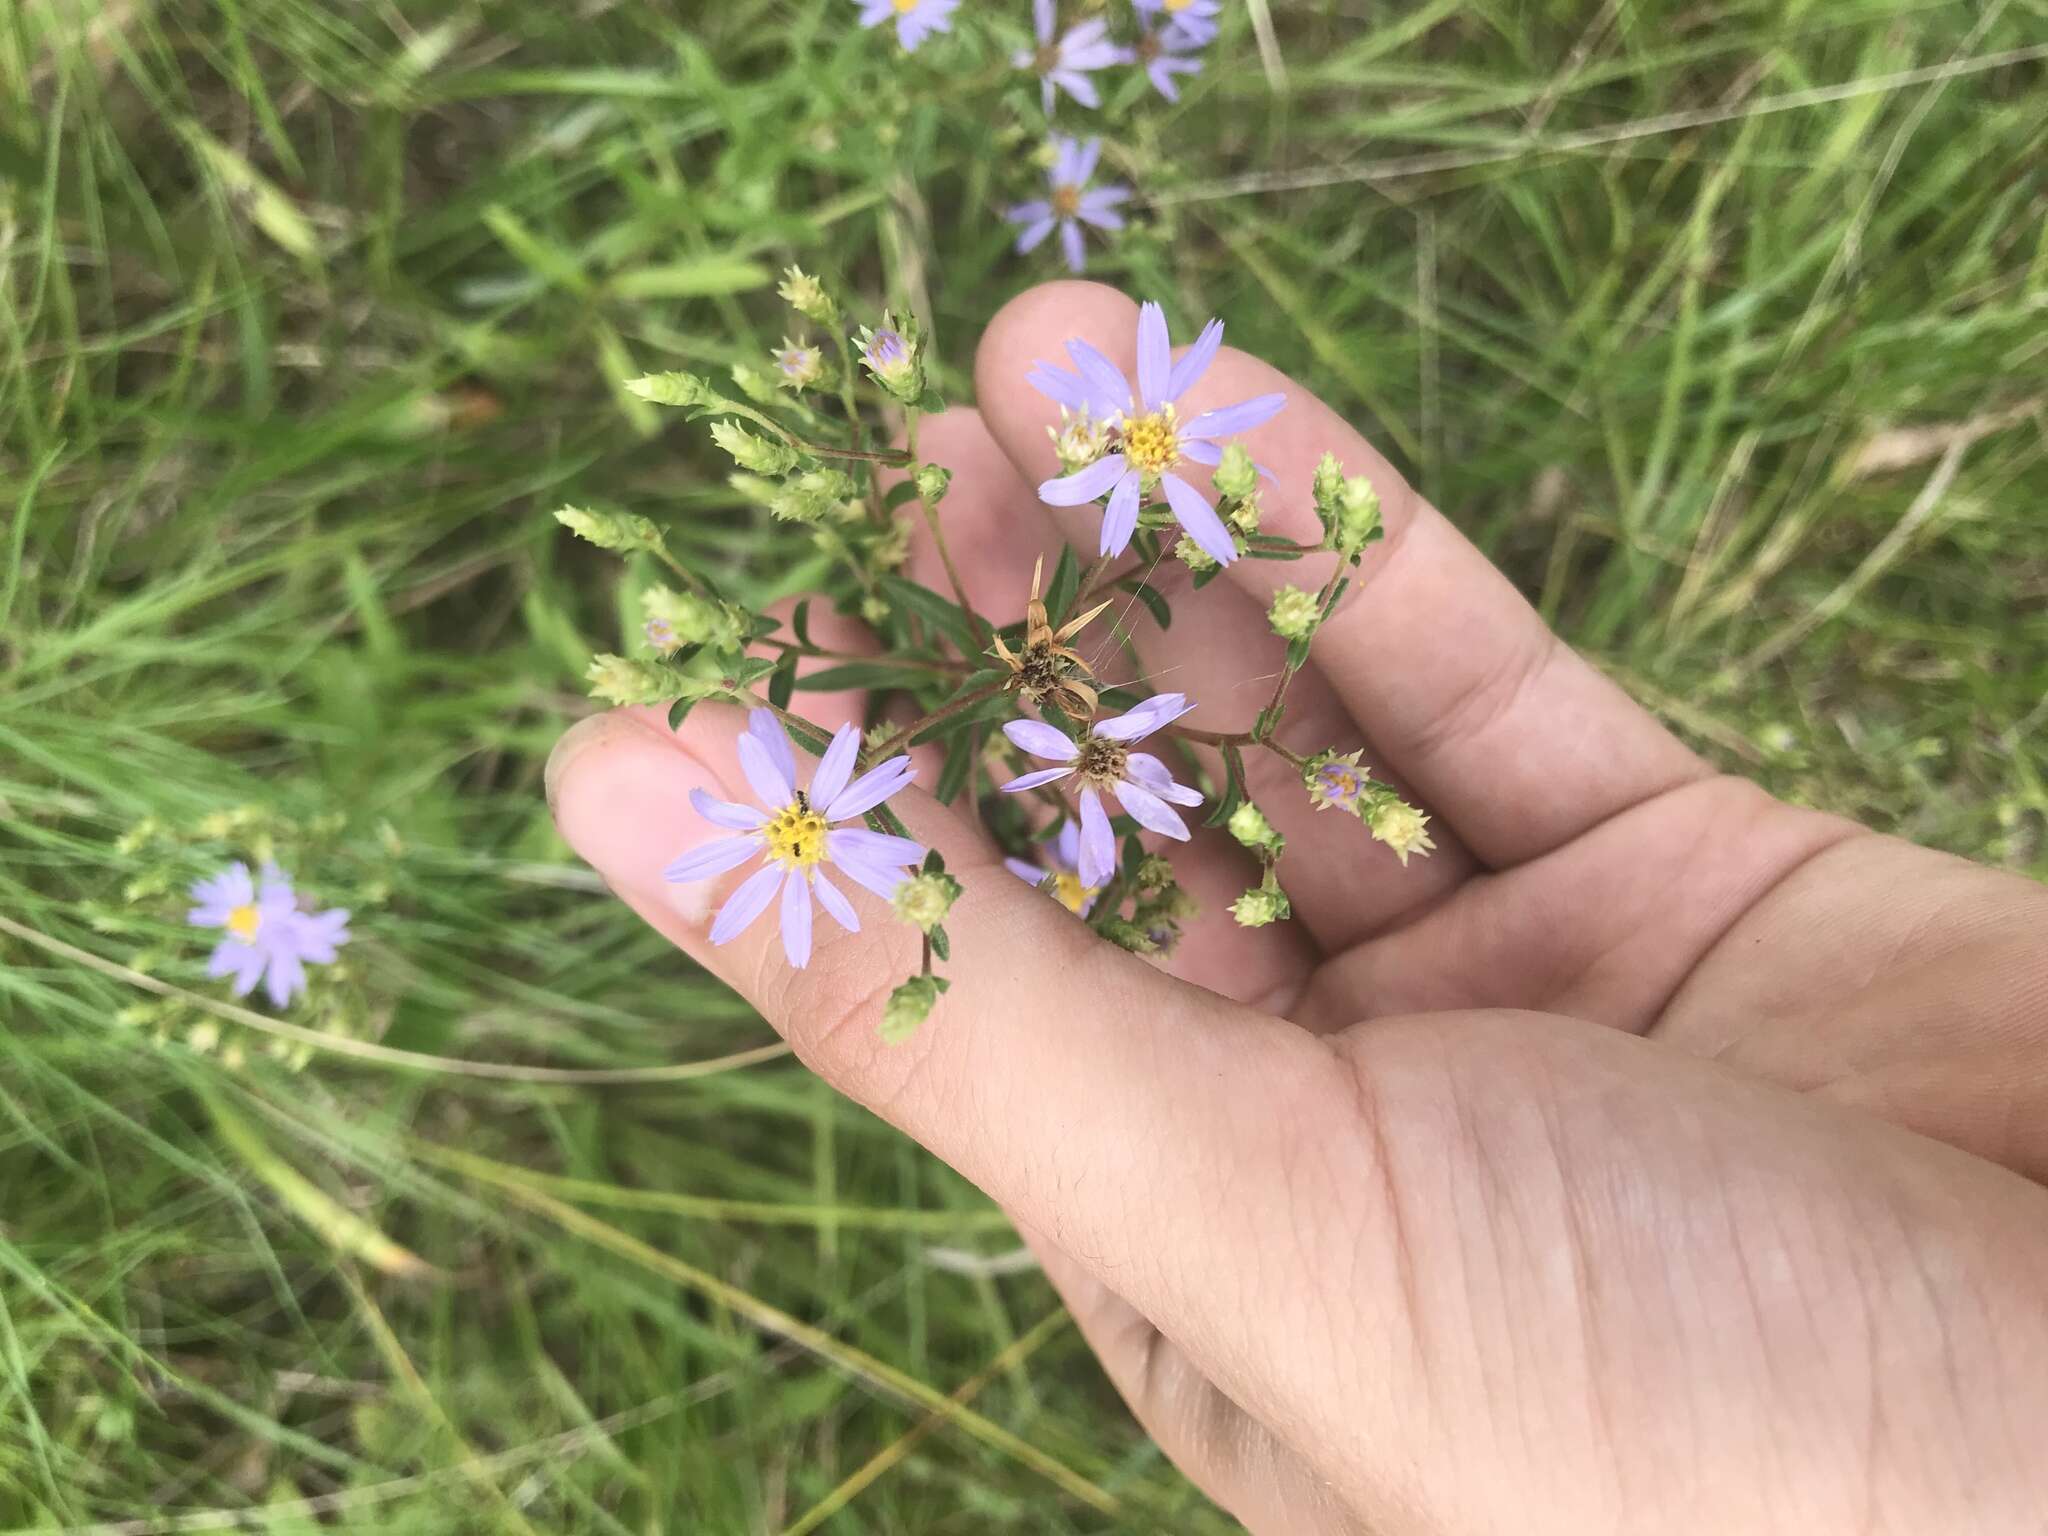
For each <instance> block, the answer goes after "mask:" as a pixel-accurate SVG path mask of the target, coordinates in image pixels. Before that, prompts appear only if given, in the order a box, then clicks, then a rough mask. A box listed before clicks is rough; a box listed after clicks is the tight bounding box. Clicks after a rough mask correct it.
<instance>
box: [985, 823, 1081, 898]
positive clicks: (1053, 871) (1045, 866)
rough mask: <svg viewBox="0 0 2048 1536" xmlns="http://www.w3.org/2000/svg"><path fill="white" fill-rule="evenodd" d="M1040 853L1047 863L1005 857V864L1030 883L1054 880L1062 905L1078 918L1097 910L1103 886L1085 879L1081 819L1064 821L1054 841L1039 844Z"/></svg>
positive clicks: (1052, 883) (1011, 871)
mask: <svg viewBox="0 0 2048 1536" xmlns="http://www.w3.org/2000/svg"><path fill="white" fill-rule="evenodd" d="M1038 856H1039V858H1040V859H1042V860H1043V861H1044V862H1043V863H1040V864H1032V863H1029V862H1027V861H1026V860H1023V859H1016V858H1011V859H1005V860H1003V867H1004V868H1005V869H1007V870H1009V872H1010V873H1011V874H1013V875H1015V876H1016V877H1017V878H1018V879H1019V880H1022V881H1023V882H1024V883H1025V884H1027V885H1033V886H1043V885H1046V884H1048V883H1050V885H1051V888H1052V894H1053V895H1054V896H1055V897H1056V898H1058V900H1059V903H1060V905H1061V906H1063V907H1065V908H1066V909H1067V910H1068V911H1069V912H1071V913H1073V914H1074V915H1075V916H1076V917H1086V916H1087V915H1088V914H1089V913H1090V912H1092V911H1093V910H1094V909H1095V898H1096V897H1098V896H1100V895H1101V894H1102V887H1101V886H1099V885H1089V884H1088V883H1087V882H1086V881H1084V880H1083V879H1082V878H1081V828H1080V825H1079V824H1078V823H1077V822H1074V821H1071V820H1069V821H1062V822H1061V823H1060V829H1059V831H1058V832H1057V833H1056V834H1055V835H1054V836H1053V839H1052V841H1050V842H1047V843H1041V844H1039V847H1038Z"/></svg>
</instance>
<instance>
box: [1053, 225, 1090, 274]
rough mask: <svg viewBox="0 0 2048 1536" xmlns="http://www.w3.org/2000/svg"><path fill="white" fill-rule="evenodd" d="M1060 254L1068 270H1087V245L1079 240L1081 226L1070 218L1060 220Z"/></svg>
mask: <svg viewBox="0 0 2048 1536" xmlns="http://www.w3.org/2000/svg"><path fill="white" fill-rule="evenodd" d="M1060 254H1061V255H1062V256H1064V257H1065V258H1066V261H1067V270H1068V271H1069V272H1086V271H1087V270H1088V247H1087V246H1086V245H1085V244H1083V243H1082V240H1081V226H1080V225H1079V224H1077V223H1075V222H1074V221H1073V220H1072V219H1061V220H1060Z"/></svg>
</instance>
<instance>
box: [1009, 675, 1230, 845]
mask: <svg viewBox="0 0 2048 1536" xmlns="http://www.w3.org/2000/svg"><path fill="white" fill-rule="evenodd" d="M1194 707H1195V706H1194V705H1192V704H1190V703H1189V702H1188V700H1187V695H1186V694H1182V693H1162V694H1157V695H1155V696H1154V697H1152V698H1149V699H1147V700H1146V701H1145V702H1144V703H1142V704H1140V705H1139V706H1138V707H1137V708H1136V709H1133V710H1129V711H1127V712H1126V713H1124V714H1121V715H1112V716H1111V717H1110V718H1108V719H1107V720H1098V721H1096V722H1095V723H1094V725H1092V726H1090V727H1089V729H1088V734H1087V735H1086V736H1084V737H1082V738H1081V739H1080V740H1079V741H1078V742H1076V741H1071V740H1069V739H1068V738H1067V737H1066V736H1065V735H1063V734H1062V733H1061V732H1059V731H1056V730H1054V729H1053V728H1052V727H1051V726H1049V725H1047V724H1045V723H1044V722H1043V721H1039V720H1012V721H1011V722H1010V723H1009V724H1008V725H1006V726H1004V727H1003V734H1004V735H1005V736H1007V737H1009V738H1010V743H1011V745H1013V746H1015V747H1017V748H1018V749H1019V750H1021V751H1024V752H1028V753H1030V754H1031V755H1032V756H1033V757H1037V758H1043V759H1044V760H1045V761H1047V762H1051V763H1057V764H1059V765H1060V766H1059V767H1056V768H1040V769H1037V770H1035V771H1034V772H1031V773H1027V774H1025V775H1024V776H1023V777H1022V778H1017V779H1012V780H1010V782H1009V783H1007V784H1005V785H1004V786H1003V793H1004V794H1008V795H1015V794H1021V793H1023V792H1024V791H1025V790H1027V789H1036V788H1038V786H1039V785H1041V784H1050V783H1052V782H1053V781H1054V780H1056V779H1064V778H1066V777H1067V776H1068V775H1069V774H1078V775H1079V776H1080V779H1081V794H1080V797H1079V798H1080V806H1081V834H1080V849H1079V857H1078V858H1077V859H1076V860H1075V865H1074V868H1075V873H1076V874H1077V875H1079V876H1080V880H1081V883H1082V885H1084V886H1104V885H1107V884H1109V878H1110V876H1111V875H1113V874H1115V873H1116V834H1115V833H1114V832H1112V831H1111V830H1110V827H1109V813H1108V812H1107V811H1105V810H1104V809H1103V806H1102V796H1103V794H1104V793H1105V792H1107V793H1110V794H1114V795H1115V796H1116V798H1117V803H1118V804H1120V805H1121V806H1123V808H1124V810H1125V811H1127V812H1129V813H1130V817H1131V819H1132V820H1133V821H1135V822H1137V824H1138V825H1139V826H1141V827H1144V828H1145V829H1146V830H1147V831H1151V832H1157V833H1158V834H1159V835H1160V836H1162V837H1171V838H1174V839H1176V840H1178V841H1180V842H1183V843H1184V842H1186V841H1187V840H1188V828H1187V823H1186V822H1184V821H1182V820H1181V819H1180V816H1179V815H1178V814H1177V813H1176V812H1175V811H1174V809H1173V806H1175V805H1200V804H1201V803H1202V796H1201V794H1200V792H1199V791H1196V790H1192V789H1189V788H1188V787H1187V786H1186V785H1184V784H1176V783H1175V782H1174V779H1173V775H1172V774H1171V773H1169V772H1168V771H1167V768H1166V764H1164V763H1162V762H1161V761H1160V760H1159V759H1158V758H1156V757H1154V756H1153V755H1152V754H1151V753H1149V752H1133V751H1132V750H1131V743H1132V742H1137V741H1143V740H1144V739H1145V738H1146V737H1147V736H1150V735H1151V734H1152V733H1153V732H1154V731H1156V730H1158V729H1160V728H1161V727H1162V726H1166V725H1171V724H1172V723H1173V722H1174V721H1176V720H1178V719H1179V718H1180V717H1181V716H1182V715H1184V714H1186V713H1187V712H1188V711H1189V710H1191V709H1193V708H1194ZM1168 801H1171V802H1172V805H1169V804H1168V803H1167V802H1168Z"/></svg>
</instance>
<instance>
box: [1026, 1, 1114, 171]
mask: <svg viewBox="0 0 2048 1536" xmlns="http://www.w3.org/2000/svg"><path fill="white" fill-rule="evenodd" d="M1058 12H1059V7H1058V4H1057V0H1032V29H1033V31H1034V32H1035V33H1036V35H1037V41H1038V46H1037V47H1036V48H1024V49H1019V50H1018V52H1017V53H1016V55H1015V56H1014V57H1013V58H1012V59H1011V61H1010V62H1011V63H1012V64H1014V65H1015V66H1016V67H1017V68H1018V69H1027V70H1030V71H1031V72H1033V73H1034V74H1036V75H1037V76H1038V77H1039V80H1040V88H1041V91H1042V93H1043V95H1044V99H1045V115H1046V116H1047V117H1050V116H1052V107H1053V102H1054V100H1055V99H1056V93H1057V92H1059V91H1065V92H1066V93H1067V94H1068V95H1069V96H1071V97H1073V98H1074V100H1076V101H1078V102H1079V103H1080V104H1081V105H1082V106H1084V107H1099V106H1101V105H1102V95H1101V93H1100V92H1099V91H1097V90H1096V88H1095V82H1094V81H1093V80H1091V79H1089V78H1088V77H1089V75H1090V74H1092V73H1093V72H1094V71H1096V70H1098V69H1107V68H1109V67H1110V66H1111V65H1112V64H1128V63H1130V61H1131V51H1130V49H1128V48H1123V47H1120V46H1118V45H1117V44H1116V43H1113V42H1111V41H1110V40H1109V23H1108V22H1107V21H1105V20H1103V19H1102V18H1101V17H1099V16H1098V17H1095V18H1094V19H1093V20H1090V21H1084V22H1080V23H1078V24H1077V25H1075V26H1072V27H1069V28H1068V29H1067V31H1066V33H1065V35H1063V36H1059V37H1055V36H1054V34H1055V33H1056V32H1058V30H1059V14H1058ZM1083 179H1084V180H1085V179H1086V178H1083Z"/></svg>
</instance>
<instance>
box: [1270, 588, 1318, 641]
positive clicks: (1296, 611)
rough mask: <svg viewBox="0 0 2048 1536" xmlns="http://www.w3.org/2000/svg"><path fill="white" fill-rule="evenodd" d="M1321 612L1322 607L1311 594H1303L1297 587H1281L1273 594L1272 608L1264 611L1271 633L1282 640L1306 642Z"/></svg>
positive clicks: (1312, 632)
mask: <svg viewBox="0 0 2048 1536" xmlns="http://www.w3.org/2000/svg"><path fill="white" fill-rule="evenodd" d="M1322 612H1323V610H1322V605H1321V604H1320V603H1318V602H1317V601H1316V596H1315V594H1314V593H1313V592H1304V591H1302V590H1301V588H1299V587H1282V588H1281V589H1280V590H1279V591H1278V592H1276V593H1274V594H1273V606H1272V607H1271V608H1269V609H1268V610H1267V611H1266V618H1267V620H1268V622H1270V623H1271V624H1272V626H1273V633H1274V634H1276V635H1278V636H1279V637H1280V638H1281V639H1282V640H1306V639H1307V638H1308V637H1309V636H1310V635H1312V634H1314V633H1315V632H1316V625H1317V623H1318V622H1320V620H1321V618H1322Z"/></svg>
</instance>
